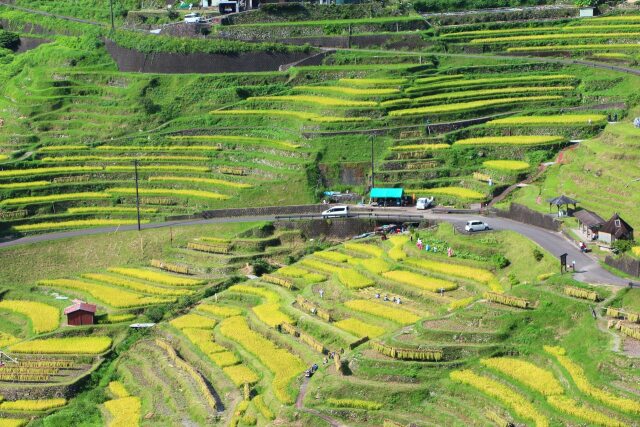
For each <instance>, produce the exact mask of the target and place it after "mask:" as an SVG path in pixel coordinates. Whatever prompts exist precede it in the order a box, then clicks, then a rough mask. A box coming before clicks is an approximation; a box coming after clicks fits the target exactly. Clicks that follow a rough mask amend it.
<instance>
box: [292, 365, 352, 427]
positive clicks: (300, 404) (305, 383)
mask: <svg viewBox="0 0 640 427" xmlns="http://www.w3.org/2000/svg"><path fill="white" fill-rule="evenodd" d="M309 380H310V378H306V377H305V378H303V379H302V384H300V393H298V399H297V400H296V409H298V410H300V411H302V412H306V413H307V414H311V415H315V416H316V417H318V418H322V419H323V420H325V421H326V422H328V423H329V425H330V426H331V427H346V426H345V425H344V424H342V423H340V422H339V421H337V420H335V419H333V418H331V417H330V416H328V415H325V414H323V413H322V412H320V411H317V410H315V409H309V408H305V407H304V398H305V396H306V395H307V391H308V388H309Z"/></svg>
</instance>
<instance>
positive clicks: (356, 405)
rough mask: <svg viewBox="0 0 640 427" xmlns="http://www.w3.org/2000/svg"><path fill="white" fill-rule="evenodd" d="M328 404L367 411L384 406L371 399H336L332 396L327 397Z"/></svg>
mask: <svg viewBox="0 0 640 427" xmlns="http://www.w3.org/2000/svg"><path fill="white" fill-rule="evenodd" d="M327 405H329V406H335V407H336V408H352V409H366V410H367V411H377V410H378V409H381V408H382V403H378V402H371V401H369V400H359V399H334V398H331V397H330V398H328V399H327Z"/></svg>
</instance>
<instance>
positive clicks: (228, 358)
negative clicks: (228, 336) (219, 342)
mask: <svg viewBox="0 0 640 427" xmlns="http://www.w3.org/2000/svg"><path fill="white" fill-rule="evenodd" d="M209 359H211V361H212V362H213V363H215V364H216V365H217V366H219V367H221V368H226V367H227V366H234V365H237V364H238V363H240V360H239V359H238V357H237V356H236V355H235V354H234V353H232V352H230V351H220V352H218V353H211V354H209Z"/></svg>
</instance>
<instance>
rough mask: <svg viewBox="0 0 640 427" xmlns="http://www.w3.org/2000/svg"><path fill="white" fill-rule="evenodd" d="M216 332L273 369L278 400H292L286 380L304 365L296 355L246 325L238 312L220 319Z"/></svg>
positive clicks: (283, 401) (288, 402)
mask: <svg viewBox="0 0 640 427" xmlns="http://www.w3.org/2000/svg"><path fill="white" fill-rule="evenodd" d="M220 333H221V334H222V335H223V336H225V337H227V338H228V339H230V340H233V341H235V342H237V343H238V344H240V345H241V346H242V347H243V348H244V349H245V350H246V351H248V352H249V353H251V354H252V355H253V356H255V357H256V358H257V359H258V360H259V361H260V362H261V363H262V364H263V365H264V366H265V367H266V368H267V369H269V371H271V372H272V373H273V375H274V379H273V383H272V384H273V391H274V394H275V396H276V398H277V399H278V400H280V401H281V402H282V403H285V404H291V403H293V402H294V401H295V396H292V395H291V394H290V393H289V384H290V383H291V381H293V380H294V379H295V378H296V377H298V375H300V374H301V373H302V372H303V371H304V370H305V366H306V365H305V363H304V362H303V361H302V360H301V359H300V358H299V357H298V356H296V355H294V354H292V353H290V352H289V351H288V350H285V349H282V348H279V347H278V346H276V345H275V344H274V343H273V342H271V341H270V340H268V339H266V338H265V337H263V336H262V335H261V334H259V333H257V332H256V331H254V330H252V329H251V328H249V325H248V324H247V321H246V320H245V319H244V318H242V317H240V316H236V317H229V318H228V319H225V320H223V321H222V322H221V324H220Z"/></svg>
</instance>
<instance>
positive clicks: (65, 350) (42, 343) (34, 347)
mask: <svg viewBox="0 0 640 427" xmlns="http://www.w3.org/2000/svg"><path fill="white" fill-rule="evenodd" d="M110 348H111V338H109V337H100V336H98V337H94V336H91V337H69V338H43V339H36V340H32V341H23V342H21V343H18V344H15V345H13V346H12V347H11V351H12V352H14V353H31V354H100V353H104V352H105V351H107V350H109V349H110Z"/></svg>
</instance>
